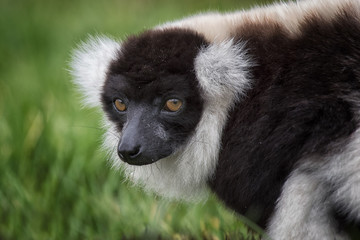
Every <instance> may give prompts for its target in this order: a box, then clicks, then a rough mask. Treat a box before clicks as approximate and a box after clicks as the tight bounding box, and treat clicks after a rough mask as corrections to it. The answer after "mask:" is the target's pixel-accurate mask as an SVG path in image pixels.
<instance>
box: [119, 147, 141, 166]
mask: <svg viewBox="0 0 360 240" xmlns="http://www.w3.org/2000/svg"><path fill="white" fill-rule="evenodd" d="M118 155H119V157H120V158H121V159H124V161H126V162H128V161H131V160H133V159H135V158H136V157H137V156H139V155H140V147H135V148H133V149H119V150H118Z"/></svg>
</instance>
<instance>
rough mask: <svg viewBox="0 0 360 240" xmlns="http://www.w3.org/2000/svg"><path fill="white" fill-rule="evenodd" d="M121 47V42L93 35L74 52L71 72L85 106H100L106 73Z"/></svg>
mask: <svg viewBox="0 0 360 240" xmlns="http://www.w3.org/2000/svg"><path fill="white" fill-rule="evenodd" d="M120 49H121V45H120V43H118V42H116V41H114V40H111V39H109V38H106V37H91V38H90V39H89V40H88V41H87V42H83V43H81V44H80V46H79V47H78V48H77V49H76V50H75V51H74V52H73V54H72V60H71V64H70V67H71V70H70V72H71V75H72V76H73V81H74V83H75V85H76V86H77V88H78V90H79V92H81V93H82V95H83V104H84V106H87V107H96V106H100V103H101V101H100V96H101V91H102V87H103V84H104V82H105V79H106V73H107V71H108V68H109V65H110V63H111V62H112V61H113V60H115V59H116V57H117V55H118V53H119V51H120Z"/></svg>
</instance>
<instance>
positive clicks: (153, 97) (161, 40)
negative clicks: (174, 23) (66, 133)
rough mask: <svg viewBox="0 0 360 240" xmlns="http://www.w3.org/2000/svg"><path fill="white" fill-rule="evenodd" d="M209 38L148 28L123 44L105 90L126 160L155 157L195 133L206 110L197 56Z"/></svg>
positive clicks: (142, 162)
mask: <svg viewBox="0 0 360 240" xmlns="http://www.w3.org/2000/svg"><path fill="white" fill-rule="evenodd" d="M205 44H206V43H205V40H203V38H202V37H200V36H198V35H196V34H194V33H190V32H186V31H184V30H181V31H180V30H174V31H168V32H166V33H165V34H164V33H162V32H156V31H152V32H145V33H144V34H142V35H140V36H138V37H131V38H129V39H128V40H127V41H126V42H125V43H124V44H123V48H122V49H123V51H120V52H119V54H118V56H117V59H116V60H114V61H113V62H112V63H111V65H110V68H109V71H108V73H107V78H106V81H105V84H104V86H103V90H102V95H101V97H102V104H103V109H104V111H105V112H106V114H107V116H108V118H109V119H110V120H111V121H112V122H113V123H114V124H115V125H116V128H117V130H118V131H119V133H121V136H120V139H119V143H118V148H117V152H118V156H119V157H120V159H121V160H123V161H125V162H126V163H128V164H131V165H146V164H151V163H154V162H156V161H158V160H159V159H162V158H165V157H167V156H169V155H171V154H172V153H174V152H175V151H176V149H178V148H179V147H180V146H182V145H183V144H184V143H185V142H186V141H187V140H188V139H189V137H190V136H191V135H192V133H193V131H194V129H195V127H196V126H197V124H198V123H199V121H200V118H201V115H202V111H203V99H202V96H201V94H200V90H199V85H198V81H196V76H195V72H194V59H195V56H196V54H197V53H198V51H199V50H200V48H201V47H204V45H205Z"/></svg>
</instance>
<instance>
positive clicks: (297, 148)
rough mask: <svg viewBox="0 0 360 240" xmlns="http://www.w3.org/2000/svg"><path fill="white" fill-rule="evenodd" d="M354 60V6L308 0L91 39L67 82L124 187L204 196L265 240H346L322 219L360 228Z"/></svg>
mask: <svg viewBox="0 0 360 240" xmlns="http://www.w3.org/2000/svg"><path fill="white" fill-rule="evenodd" d="M359 63H360V1H357V0H319V1H309V0H308V1H299V2H289V3H281V4H276V5H273V6H269V7H262V8H255V9H253V10H249V11H245V12H235V13H227V14H219V13H209V14H201V15H196V16H192V17H189V18H186V19H183V20H179V21H175V22H170V23H166V24H164V25H160V26H157V27H155V28H154V29H152V30H148V31H146V32H144V33H141V34H139V35H135V36H131V37H129V38H128V39H127V40H125V41H124V42H122V43H119V42H116V41H113V40H110V39H108V38H97V39H92V40H90V42H89V43H87V44H84V45H83V46H82V48H80V50H78V51H77V52H76V53H75V55H74V61H73V75H74V76H75V82H76V83H77V84H78V86H79V88H80V89H81V90H82V91H83V92H84V95H85V103H87V104H89V105H91V106H102V108H103V110H104V111H105V113H106V116H107V118H106V119H105V120H104V123H105V124H104V125H105V126H106V129H108V132H107V133H106V136H105V141H104V146H105V147H106V148H107V149H109V150H110V152H111V153H112V155H113V156H112V159H113V161H114V166H117V167H122V168H123V169H124V170H125V173H126V174H127V176H128V177H129V179H131V180H132V181H134V182H135V183H137V184H140V185H142V186H144V187H145V188H146V189H148V190H152V191H155V192H157V193H159V194H161V195H165V196H168V197H173V198H178V199H189V198H190V199H198V198H199V197H200V196H202V195H204V194H205V193H206V191H207V189H208V187H210V189H211V190H213V191H214V192H215V193H216V194H217V195H218V196H219V198H220V199H221V200H223V201H224V202H225V204H227V205H228V206H229V207H230V208H232V209H234V210H235V211H237V212H238V213H240V214H244V215H247V216H248V217H249V218H251V219H252V220H253V221H255V222H257V223H258V224H259V225H260V226H261V227H264V228H266V230H267V232H268V233H269V235H270V237H271V238H273V239H334V238H335V239H347V236H346V235H345V234H344V233H343V232H342V231H341V228H340V226H339V224H338V221H337V218H335V217H334V216H335V215H341V216H342V217H344V219H346V220H349V221H354V222H359V220H360V130H359V122H360V118H359V113H360V104H359V103H360V94H359V93H360V64H359ZM114 133H115V134H114ZM120 159H122V160H120ZM334 213H336V214H334Z"/></svg>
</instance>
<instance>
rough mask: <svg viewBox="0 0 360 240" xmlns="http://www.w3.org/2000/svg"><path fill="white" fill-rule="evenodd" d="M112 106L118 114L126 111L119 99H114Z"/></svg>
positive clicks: (124, 105)
mask: <svg viewBox="0 0 360 240" xmlns="http://www.w3.org/2000/svg"><path fill="white" fill-rule="evenodd" d="M114 106H115V108H116V109H117V110H118V111H120V112H124V111H125V110H126V104H125V103H124V101H123V100H121V99H115V101H114Z"/></svg>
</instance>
